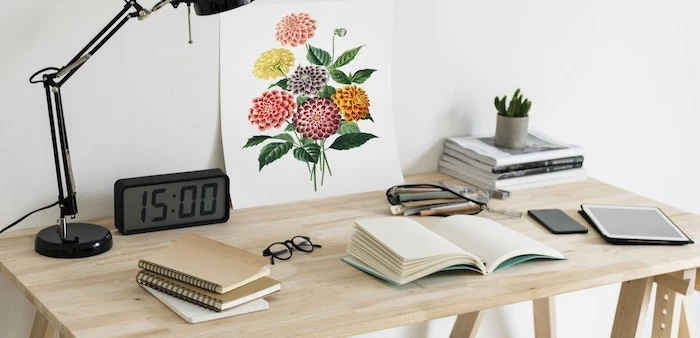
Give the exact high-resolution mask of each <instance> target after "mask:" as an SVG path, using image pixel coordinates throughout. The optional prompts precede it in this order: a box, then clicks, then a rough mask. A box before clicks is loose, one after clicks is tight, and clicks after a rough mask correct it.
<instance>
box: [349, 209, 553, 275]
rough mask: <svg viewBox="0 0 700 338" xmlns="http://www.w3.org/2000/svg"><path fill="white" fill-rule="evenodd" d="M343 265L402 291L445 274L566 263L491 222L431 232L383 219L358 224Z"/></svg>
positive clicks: (450, 223)
mask: <svg viewBox="0 0 700 338" xmlns="http://www.w3.org/2000/svg"><path fill="white" fill-rule="evenodd" d="M355 223H356V227H355V231H354V233H353V235H352V238H351V239H350V243H349V244H348V246H347V252H348V253H349V254H350V255H351V256H347V257H344V258H343V261H344V262H346V263H348V264H350V265H352V266H354V267H356V268H358V269H360V270H362V271H364V272H367V273H369V274H372V275H375V276H377V277H380V278H382V279H385V280H387V281H389V282H392V283H395V284H399V285H403V284H406V283H409V282H412V281H414V280H416V279H418V278H421V277H424V276H427V275H430V274H432V273H434V272H437V271H440V270H454V269H469V270H474V271H477V272H480V273H482V274H489V273H492V272H494V271H497V270H500V269H503V268H505V267H508V266H511V265H513V264H517V263H521V262H525V261H528V260H531V259H536V258H548V259H566V257H564V255H562V254H561V253H560V252H558V251H557V250H555V249H552V248H550V247H549V246H546V245H544V244H542V243H540V242H538V241H536V240H534V239H532V238H529V237H527V236H525V235H522V234H520V233H519V232H517V231H514V230H511V229H510V228H508V227H506V226H504V225H502V224H500V223H498V222H495V221H492V220H490V219H487V218H483V217H479V216H469V215H453V216H449V217H445V218H443V219H441V220H439V221H438V222H437V223H436V224H435V225H434V226H432V227H431V228H430V229H428V228H427V227H425V226H423V225H421V224H420V223H418V222H416V221H414V220H413V219H410V218H405V217H381V218H374V219H363V220H358V221H356V222H355Z"/></svg>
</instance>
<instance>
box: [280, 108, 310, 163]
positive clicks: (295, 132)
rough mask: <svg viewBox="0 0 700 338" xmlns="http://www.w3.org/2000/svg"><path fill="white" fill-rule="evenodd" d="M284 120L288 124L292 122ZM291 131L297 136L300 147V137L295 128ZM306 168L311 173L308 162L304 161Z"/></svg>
mask: <svg viewBox="0 0 700 338" xmlns="http://www.w3.org/2000/svg"><path fill="white" fill-rule="evenodd" d="M285 122H287V123H289V125H292V123H291V122H289V120H285ZM293 132H294V136H296V138H297V142H299V147H301V146H302V144H301V137H299V134H297V129H296V128H294V130H293ZM306 168H307V169H309V174H311V166H310V165H309V162H306Z"/></svg>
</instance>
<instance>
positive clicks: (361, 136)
mask: <svg viewBox="0 0 700 338" xmlns="http://www.w3.org/2000/svg"><path fill="white" fill-rule="evenodd" d="M376 137H377V136H375V135H372V134H368V133H352V134H345V135H340V136H339V137H338V138H337V139H335V141H334V142H333V144H331V146H330V148H331V149H336V150H348V149H352V148H357V147H359V146H361V145H363V144H365V143H366V142H367V141H369V140H371V139H373V138H376Z"/></svg>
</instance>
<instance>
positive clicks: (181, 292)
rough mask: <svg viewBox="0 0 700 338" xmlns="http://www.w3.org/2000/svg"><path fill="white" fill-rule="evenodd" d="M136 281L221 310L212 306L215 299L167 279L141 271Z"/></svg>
mask: <svg viewBox="0 0 700 338" xmlns="http://www.w3.org/2000/svg"><path fill="white" fill-rule="evenodd" d="M136 282H138V283H139V284H141V285H144V286H146V287H149V288H152V289H155V290H157V291H160V292H163V293H165V294H168V295H171V296H173V297H177V298H179V299H182V300H184V301H186V302H189V303H192V304H195V305H198V306H201V307H205V308H207V309H210V310H213V311H216V312H219V311H221V309H219V308H217V307H216V306H214V304H216V303H217V302H218V301H217V300H216V299H213V298H211V297H209V296H207V295H205V294H202V293H199V292H197V291H193V290H189V289H186V288H183V287H181V286H179V285H173V284H170V283H168V282H167V281H165V280H163V279H160V278H158V277H157V276H154V275H151V274H148V273H143V272H141V273H139V274H138V275H137V276H136Z"/></svg>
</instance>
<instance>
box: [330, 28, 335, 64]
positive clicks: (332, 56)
mask: <svg viewBox="0 0 700 338" xmlns="http://www.w3.org/2000/svg"><path fill="white" fill-rule="evenodd" d="M332 45H333V47H332V49H331V52H332V54H331V64H332V63H333V62H334V61H335V32H333V42H332Z"/></svg>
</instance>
